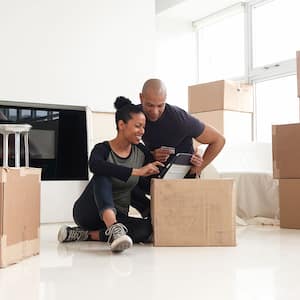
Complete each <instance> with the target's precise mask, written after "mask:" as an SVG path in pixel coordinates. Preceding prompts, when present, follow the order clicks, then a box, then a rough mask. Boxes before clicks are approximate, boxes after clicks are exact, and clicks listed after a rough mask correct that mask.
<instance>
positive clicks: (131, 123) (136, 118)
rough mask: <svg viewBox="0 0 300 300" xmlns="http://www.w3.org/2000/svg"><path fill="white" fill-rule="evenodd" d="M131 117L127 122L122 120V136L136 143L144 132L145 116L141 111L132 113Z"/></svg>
mask: <svg viewBox="0 0 300 300" xmlns="http://www.w3.org/2000/svg"><path fill="white" fill-rule="evenodd" d="M131 117H132V118H131V119H130V120H128V121H127V123H124V122H123V121H121V122H122V126H121V128H120V129H121V130H122V131H123V135H124V137H125V138H126V139H127V140H128V142H129V143H131V144H138V143H140V142H141V140H142V136H143V134H144V132H145V125H146V117H145V115H144V114H143V113H142V112H141V113H132V114H131Z"/></svg>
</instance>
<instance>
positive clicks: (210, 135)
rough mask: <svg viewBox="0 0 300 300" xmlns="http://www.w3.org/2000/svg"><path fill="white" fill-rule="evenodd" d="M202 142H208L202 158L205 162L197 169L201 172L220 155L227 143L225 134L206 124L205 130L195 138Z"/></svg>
mask: <svg viewBox="0 0 300 300" xmlns="http://www.w3.org/2000/svg"><path fill="white" fill-rule="evenodd" d="M195 139H196V140H197V141H198V142H199V143H201V144H208V146H207V148H206V150H205V152H204V154H203V156H202V158H203V162H202V164H201V167H198V168H197V169H198V170H197V171H198V172H199V171H200V172H201V171H202V170H203V169H204V168H205V167H206V166H207V165H209V164H210V162H211V161H212V160H213V159H214V158H215V157H216V156H217V155H218V153H219V152H220V151H221V150H222V148H223V147H224V144H225V138H224V136H223V135H222V134H221V133H220V132H219V131H218V130H216V129H215V128H214V127H212V126H210V125H208V124H205V128H204V130H203V132H202V133H201V134H200V135H199V136H198V137H196V138H195Z"/></svg>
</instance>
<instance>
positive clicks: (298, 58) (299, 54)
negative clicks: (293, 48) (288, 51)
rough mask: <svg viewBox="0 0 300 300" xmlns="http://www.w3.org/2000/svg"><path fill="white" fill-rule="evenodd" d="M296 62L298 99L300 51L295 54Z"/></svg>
mask: <svg viewBox="0 0 300 300" xmlns="http://www.w3.org/2000/svg"><path fill="white" fill-rule="evenodd" d="M296 60H297V86H298V97H300V51H297V54H296Z"/></svg>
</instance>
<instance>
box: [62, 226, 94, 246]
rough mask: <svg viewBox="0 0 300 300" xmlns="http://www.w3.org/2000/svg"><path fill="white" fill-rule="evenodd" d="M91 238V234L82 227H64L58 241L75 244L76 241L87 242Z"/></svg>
mask: <svg viewBox="0 0 300 300" xmlns="http://www.w3.org/2000/svg"><path fill="white" fill-rule="evenodd" d="M88 238H89V232H88V231H86V230H83V229H82V228H80V227H70V226H67V225H63V226H61V227H60V229H59V232H58V235H57V239H58V240H59V241H60V242H61V243H65V242H75V241H87V240H88Z"/></svg>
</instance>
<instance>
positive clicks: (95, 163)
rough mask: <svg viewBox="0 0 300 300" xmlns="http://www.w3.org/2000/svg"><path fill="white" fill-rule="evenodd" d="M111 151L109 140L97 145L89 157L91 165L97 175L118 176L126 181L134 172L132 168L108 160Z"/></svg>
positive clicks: (92, 170)
mask: <svg viewBox="0 0 300 300" xmlns="http://www.w3.org/2000/svg"><path fill="white" fill-rule="evenodd" d="M109 153H110V147H109V145H108V143H107V142H104V143H99V144H97V145H95V147H94V149H93V150H92V152H91V155H90V159H89V167H90V170H91V172H92V173H94V174H95V175H103V176H109V177H116V178H118V179H120V180H122V181H124V182H126V181H127V180H128V178H129V177H130V175H131V173H132V168H129V167H125V166H119V165H116V164H113V163H111V162H108V161H106V160H107V158H108V156H109Z"/></svg>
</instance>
